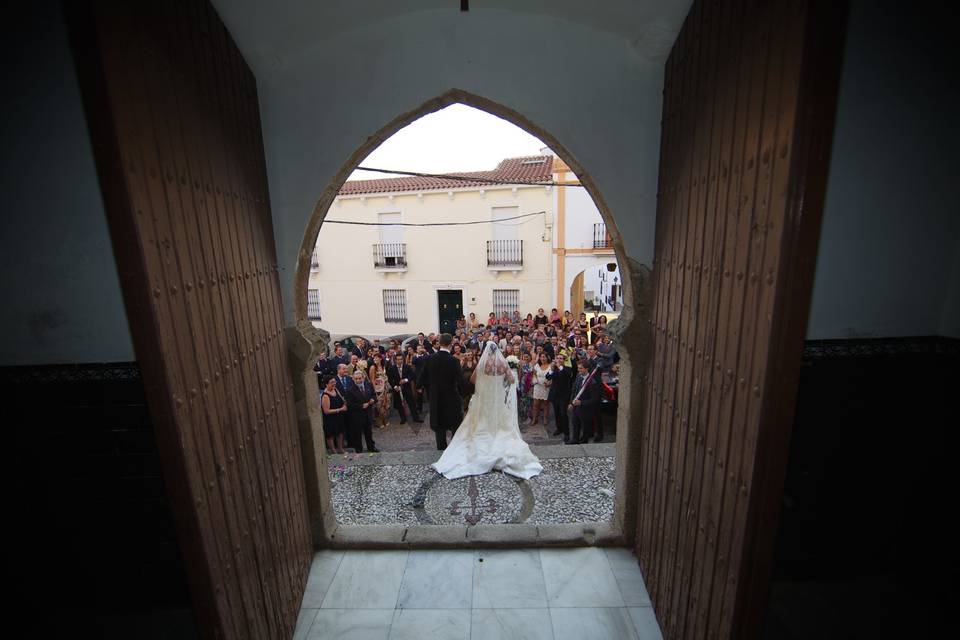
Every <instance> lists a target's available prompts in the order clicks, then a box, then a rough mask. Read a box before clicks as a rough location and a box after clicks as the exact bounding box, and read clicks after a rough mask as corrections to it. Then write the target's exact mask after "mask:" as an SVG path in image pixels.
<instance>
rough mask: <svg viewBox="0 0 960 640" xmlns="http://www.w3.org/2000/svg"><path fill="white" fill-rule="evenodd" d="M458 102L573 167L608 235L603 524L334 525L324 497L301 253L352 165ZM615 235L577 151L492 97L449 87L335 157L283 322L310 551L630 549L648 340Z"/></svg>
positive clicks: (646, 315)
mask: <svg viewBox="0 0 960 640" xmlns="http://www.w3.org/2000/svg"><path fill="white" fill-rule="evenodd" d="M457 103H459V104H465V105H468V106H471V107H474V108H476V109H480V110H482V111H486V112H488V113H491V114H493V115H496V116H498V117H500V118H503V119H504V120H507V121H509V122H511V123H513V124H515V125H517V126H518V127H520V128H521V129H524V130H526V131H527V132H529V133H530V134H532V135H533V136H535V137H537V138H539V139H540V140H542V141H543V142H544V143H546V144H547V145H548V146H549V147H550V149H552V150H553V151H554V152H555V153H556V154H557V155H558V156H559V157H560V159H562V160H563V161H564V162H566V163H567V165H568V166H569V167H570V169H571V170H572V171H573V172H574V173H575V174H576V176H577V177H578V178H579V180H580V182H581V184H582V185H583V186H584V188H586V190H587V192H588V193H589V194H590V197H591V198H593V201H594V203H595V204H596V205H597V208H598V209H599V210H600V214H601V216H602V217H603V221H604V222H605V223H606V225H607V229H608V230H609V233H610V236H611V238H612V239H613V245H614V251H615V253H616V259H617V262H618V264H619V265H620V270H621V274H622V276H623V280H624V282H623V284H624V309H623V313H622V314H621V315H620V316H619V317H618V318H617V319H616V320H614V321H613V323H611V326H610V331H609V333H610V335H611V337H612V338H613V341H614V344H615V345H616V347H617V350H618V352H619V353H620V357H621V361H620V379H621V384H620V390H619V399H618V400H619V401H618V411H617V423H616V424H617V440H616V442H617V447H616V452H617V453H616V462H615V468H616V494H615V499H614V515H613V520H612V522H594V523H580V524H569V525H549V526H535V525H523V524H520V525H510V524H500V525H478V526H476V527H471V528H470V531H467V532H466V535H465V532H464V530H463V529H462V528H460V527H443V526H436V525H418V526H402V525H397V526H390V525H351V526H346V525H338V523H337V520H336V517H335V515H334V512H333V505H332V503H331V498H330V484H329V480H328V475H327V459H326V455H325V452H326V444H325V442H324V438H323V427H322V414H321V411H320V390H319V388H318V386H317V376H316V374H315V373H314V372H313V363H314V362H315V361H316V359H317V357H318V356H319V354H320V353H321V352H325V351H326V349H327V345H328V344H329V341H330V334H329V333H327V332H326V331H323V330H322V329H318V328H316V327H314V326H313V324H312V323H311V322H310V321H309V320H307V294H306V292H307V282H308V278H309V275H310V260H311V256H312V254H313V250H314V247H315V245H316V241H317V235H318V234H319V232H320V226H321V225H322V224H323V219H324V217H325V216H326V214H327V210H328V209H329V208H330V206H331V205H332V204H333V201H334V199H335V198H336V196H337V193H338V191H339V190H340V187H341V186H342V185H343V183H344V182H345V181H346V179H347V177H348V176H349V175H350V174H351V173H352V172H353V170H354V169H355V168H356V167H357V166H359V164H360V162H361V161H362V160H363V159H364V158H366V157H367V155H369V154H370V152H371V151H373V150H374V149H375V148H376V147H377V146H379V145H380V144H381V143H382V142H384V141H385V140H386V139H387V138H389V137H390V136H392V135H393V134H394V133H396V132H397V131H399V130H400V129H402V128H403V127H405V126H407V125H408V124H410V123H411V122H413V121H414V120H417V119H418V118H420V117H422V116H424V115H427V114H429V113H433V112H435V111H439V110H440V109H443V108H444V107H447V106H450V105H452V104H457ZM623 246H624V245H623V238H622V237H621V235H620V231H619V229H618V228H617V224H616V221H615V220H614V216H613V214H612V213H611V211H610V209H609V207H608V206H607V203H606V201H605V200H604V198H603V195H602V194H601V193H600V191H599V189H598V188H597V186H596V183H595V182H594V180H593V178H592V177H591V176H590V174H589V173H587V171H586V170H584V168H583V167H582V166H581V165H580V163H579V162H577V160H576V158H574V157H573V155H572V154H571V153H570V152H569V151H567V149H566V148H565V147H564V146H563V145H562V144H561V143H560V142H559V141H558V140H557V139H556V138H555V137H553V136H552V135H551V134H550V133H549V132H547V131H545V130H544V129H543V128H541V127H540V126H538V125H537V124H535V123H534V122H532V121H530V120H529V119H527V118H526V117H525V116H523V115H522V114H520V113H518V112H516V111H514V110H512V109H509V108H507V107H505V106H503V105H501V104H499V103H496V102H494V101H492V100H488V99H486V98H483V97H480V96H477V95H474V94H471V93H468V92H466V91H462V90H460V89H451V90H449V91H447V92H445V93H444V94H442V95H441V96H439V97H436V98H433V99H432V100H429V101H427V102H425V103H424V104H422V105H420V106H419V107H417V108H416V109H414V110H412V111H408V112H406V113H403V114H401V115H399V116H397V117H396V118H394V119H393V120H392V121H391V122H389V123H388V124H386V125H385V126H383V127H381V128H380V129H379V130H378V131H376V132H375V133H373V134H372V135H371V136H370V137H368V138H367V140H366V142H364V144H362V145H361V146H360V147H358V148H357V149H356V150H355V151H354V152H353V154H351V156H350V157H349V158H348V159H347V160H346V162H344V163H343V165H342V166H341V167H340V170H339V171H338V172H337V174H336V175H335V176H334V178H333V179H332V180H331V181H330V183H329V184H328V185H327V187H326V188H325V189H324V191H323V193H322V194H321V196H320V199H319V200H318V201H317V204H316V206H315V207H314V210H313V214H312V216H311V218H310V222H309V224H308V225H307V228H306V230H305V231H304V234H303V242H302V243H301V245H300V254H299V257H298V260H297V271H296V275H295V280H294V287H293V291H294V292H296V293H295V296H296V297H295V299H294V316H295V325H294V326H288V327H286V337H287V346H288V351H289V362H290V367H291V372H290V374H291V378H292V380H293V384H294V397H295V399H296V403H297V422H298V425H297V426H298V430H299V433H300V443H301V451H302V453H303V470H304V475H305V479H306V489H307V503H308V507H309V512H310V524H311V531H312V535H313V543H314V546H315V547H316V548H330V547H339V548H416V547H430V548H438V547H477V546H482V545H484V544H489V545H493V546H526V547H529V546H550V545H568V546H586V545H594V544H604V545H619V546H624V545H625V546H632V545H633V538H634V534H635V532H636V519H637V506H638V499H639V486H638V482H639V478H640V469H639V465H640V455H639V452H640V435H641V433H640V432H641V427H642V422H643V420H642V417H643V414H644V402H645V394H644V388H645V386H646V380H644V377H643V372H644V370H645V367H644V364H643V363H645V362H646V360H647V357H648V353H649V345H650V336H649V326H650V325H649V319H650V306H651V302H652V300H651V290H650V284H651V278H650V269H649V268H648V267H647V266H645V265H642V264H640V263H638V262H636V261H634V260H632V259H630V258H629V257H628V256H627V255H626V253H625V251H624V248H623Z"/></svg>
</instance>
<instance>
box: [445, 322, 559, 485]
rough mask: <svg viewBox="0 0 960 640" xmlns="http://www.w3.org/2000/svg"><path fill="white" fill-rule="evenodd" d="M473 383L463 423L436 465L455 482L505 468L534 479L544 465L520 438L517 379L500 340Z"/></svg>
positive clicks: (485, 357) (486, 351)
mask: <svg viewBox="0 0 960 640" xmlns="http://www.w3.org/2000/svg"><path fill="white" fill-rule="evenodd" d="M471 381H472V382H474V384H475V385H476V391H475V392H474V395H473V398H472V399H471V400H470V408H469V409H468V410H467V415H466V416H465V417H464V418H463V422H461V423H460V426H459V427H458V428H457V430H456V432H455V433H454V435H453V440H451V441H450V444H449V445H448V446H447V448H446V450H444V452H443V455H442V456H440V459H439V460H437V461H436V462H435V463H434V464H433V468H434V469H436V470H437V471H439V472H440V473H442V474H443V475H444V476H445V477H446V478H448V479H450V480H453V479H455V478H462V477H463V476H475V475H480V474H483V473H487V472H488V471H491V470H492V469H499V470H500V471H503V472H504V473H507V474H510V475H512V476H516V477H518V478H524V479H528V478H532V477H533V476H535V475H537V474H538V473H540V472H541V471H543V467H542V466H541V465H540V460H538V459H537V457H536V456H535V455H533V453H532V452H531V451H530V447H529V446H528V445H527V443H526V442H524V441H523V438H522V437H521V436H520V427H519V425H518V424H517V378H516V375H515V374H514V372H513V371H512V370H511V369H510V366H509V365H508V364H507V360H506V358H504V357H503V353H501V352H500V350H499V349H498V348H497V345H496V343H495V342H492V341H491V342H488V343H487V344H486V347H485V348H484V350H483V355H482V356H481V357H480V362H479V363H478V364H477V368H476V369H474V372H473V375H472V376H471Z"/></svg>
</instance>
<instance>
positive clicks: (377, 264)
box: [373, 242, 407, 269]
mask: <svg viewBox="0 0 960 640" xmlns="http://www.w3.org/2000/svg"><path fill="white" fill-rule="evenodd" d="M373 267H374V268H375V269H406V268H407V244H406V243H405V242H387V243H381V244H375V245H373Z"/></svg>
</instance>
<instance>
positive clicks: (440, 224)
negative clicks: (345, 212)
mask: <svg viewBox="0 0 960 640" xmlns="http://www.w3.org/2000/svg"><path fill="white" fill-rule="evenodd" d="M545 213H546V211H534V212H533V213H525V214H523V215H520V216H513V217H511V218H500V219H498V220H471V221H470V222H354V221H352V220H324V221H323V224H353V225H357V226H359V227H459V226H463V225H468V224H497V223H500V222H507V221H509V220H519V219H520V218H529V217H530V216H539V215H543V214H545Z"/></svg>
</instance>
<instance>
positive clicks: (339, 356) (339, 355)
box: [330, 345, 350, 375]
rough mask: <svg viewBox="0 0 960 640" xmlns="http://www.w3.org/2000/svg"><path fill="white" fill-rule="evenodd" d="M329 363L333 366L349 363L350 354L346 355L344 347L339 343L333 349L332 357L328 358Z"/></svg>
mask: <svg viewBox="0 0 960 640" xmlns="http://www.w3.org/2000/svg"><path fill="white" fill-rule="evenodd" d="M330 363H331V364H332V365H333V366H334V367H336V366H337V365H340V364H350V356H349V355H347V351H346V349H344V348H343V347H342V346H340V345H337V346H336V348H335V349H334V350H333V357H332V358H330ZM337 375H339V374H337Z"/></svg>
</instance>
